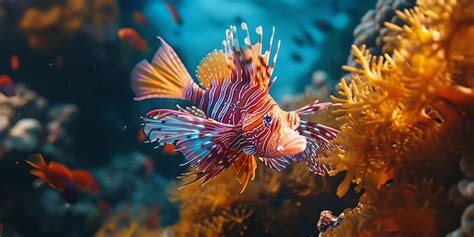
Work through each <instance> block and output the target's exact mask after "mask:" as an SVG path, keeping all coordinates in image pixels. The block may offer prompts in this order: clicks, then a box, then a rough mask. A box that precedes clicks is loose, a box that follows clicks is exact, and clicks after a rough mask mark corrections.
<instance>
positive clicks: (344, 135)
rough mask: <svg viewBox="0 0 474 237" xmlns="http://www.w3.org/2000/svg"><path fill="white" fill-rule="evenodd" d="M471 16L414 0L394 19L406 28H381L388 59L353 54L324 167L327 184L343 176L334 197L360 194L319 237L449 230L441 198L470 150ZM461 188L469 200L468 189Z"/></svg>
mask: <svg viewBox="0 0 474 237" xmlns="http://www.w3.org/2000/svg"><path fill="white" fill-rule="evenodd" d="M466 9H467V10H466ZM471 9H474V3H472V2H471V1H467V0H458V1H456V0H446V1H445V0H419V1H418V2H417V6H416V7H414V8H413V9H410V10H404V11H397V12H396V15H397V17H398V18H399V19H402V20H403V21H404V22H405V23H406V25H404V26H403V27H402V26H399V25H396V24H394V23H391V22H386V23H385V27H386V28H387V29H389V30H391V31H392V33H390V34H389V35H386V36H385V37H384V45H390V47H393V54H392V55H389V54H384V55H383V56H373V55H372V54H371V53H370V52H369V50H368V49H367V48H366V47H365V46H361V47H360V48H359V47H357V46H356V45H353V47H352V49H353V52H354V55H355V58H356V62H357V66H355V67H352V66H345V67H343V68H344V69H345V70H347V71H349V72H351V73H352V74H351V76H352V80H351V81H350V82H349V83H347V82H346V81H345V80H341V82H340V90H339V95H340V97H332V100H333V101H334V102H336V103H339V104H340V108H339V109H337V110H334V114H335V115H336V116H337V121H338V122H340V123H341V124H342V125H341V127H340V129H341V132H340V134H339V136H338V138H337V139H335V141H334V143H335V144H337V146H338V148H337V149H336V150H334V151H330V152H329V153H330V154H329V155H328V156H327V157H326V158H323V159H322V160H323V162H326V163H327V164H329V165H331V166H332V167H333V168H334V169H333V170H332V171H331V173H330V175H336V174H338V173H340V172H342V171H345V178H344V180H343V181H342V182H341V184H340V185H339V187H338V189H337V195H338V196H344V195H345V194H346V193H347V192H348V190H349V188H350V186H351V184H352V183H354V184H355V185H356V186H355V190H356V191H361V190H364V194H363V196H362V197H361V199H360V202H361V204H362V206H361V207H360V208H358V209H354V210H348V211H347V212H344V214H345V218H344V221H343V222H342V224H341V225H340V226H338V227H336V228H335V229H334V230H333V231H330V232H327V233H324V234H323V236H356V235H363V236H407V235H409V236H433V235H439V234H440V233H447V232H448V231H449V230H450V228H452V226H453V225H454V224H455V223H454V222H453V218H452V216H453V215H456V214H458V212H459V210H458V209H457V208H456V207H455V206H454V203H451V202H450V199H449V198H445V197H448V195H447V194H446V192H447V191H446V190H448V187H450V185H451V184H453V183H454V182H457V181H456V175H457V174H459V173H460V171H459V168H458V167H456V166H455V164H456V163H457V161H458V160H459V159H460V157H461V156H463V155H466V154H472V152H473V150H472V149H473V147H472V145H473V144H472V141H473V140H474V133H473V131H472V130H471V126H472V125H473V124H472V122H473V121H474V120H473V118H474V113H473V111H474V110H473V108H474V100H473V98H474V96H473V95H474V94H473V89H474V77H472V75H473V74H472V72H473V71H472V70H473V69H472V63H474V61H473V60H474V58H473V55H474V52H473V49H472V47H469V46H468V45H469V42H470V40H469V39H472V37H473V36H474V23H473V22H474V11H471ZM465 163H467V162H465ZM459 186H460V187H461V190H460V192H461V194H463V195H470V192H471V190H470V187H471V186H470V184H469V183H467V182H461V183H460V184H459ZM441 193H442V194H441ZM443 197H444V198H443ZM387 203H390V205H386V204H387ZM466 212H467V211H466ZM467 216H469V214H466V218H468V217H467ZM449 217H451V218H449ZM413 223H423V224H422V225H414V224H413ZM374 227H376V228H374Z"/></svg>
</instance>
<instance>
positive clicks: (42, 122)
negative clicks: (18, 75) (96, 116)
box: [0, 85, 78, 159]
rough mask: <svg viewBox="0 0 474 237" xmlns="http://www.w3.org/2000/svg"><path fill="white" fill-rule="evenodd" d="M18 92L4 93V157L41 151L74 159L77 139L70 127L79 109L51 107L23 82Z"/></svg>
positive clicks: (0, 105)
mask: <svg viewBox="0 0 474 237" xmlns="http://www.w3.org/2000/svg"><path fill="white" fill-rule="evenodd" d="M15 91H16V95H15V96H13V97H5V96H3V95H0V118H1V121H2V122H1V124H0V125H1V126H0V158H1V157H3V156H6V154H7V153H9V152H15V151H21V152H26V153H27V152H32V151H41V152H43V153H45V154H46V155H51V156H53V157H54V158H55V159H70V158H72V155H71V154H70V153H72V148H71V147H72V144H73V143H74V139H73V137H72V135H71V132H70V130H71V129H72V127H73V126H74V124H75V118H76V117H77V115H78V108H77V107H76V106H74V105H71V104H63V105H59V104H55V105H52V106H50V105H48V102H47V101H46V100H45V99H44V98H43V97H41V96H39V95H37V94H36V93H35V92H34V91H31V90H29V89H28V88H26V87H25V86H23V85H18V86H16V88H15ZM59 141H60V142H59ZM68 154H69V155H68Z"/></svg>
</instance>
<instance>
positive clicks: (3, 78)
mask: <svg viewBox="0 0 474 237" xmlns="http://www.w3.org/2000/svg"><path fill="white" fill-rule="evenodd" d="M0 92H1V93H2V94H4V95H5V96H8V97H10V96H14V95H15V85H14V84H13V81H12V79H11V77H10V76H8V75H0Z"/></svg>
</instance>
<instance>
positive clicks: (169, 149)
mask: <svg viewBox="0 0 474 237" xmlns="http://www.w3.org/2000/svg"><path fill="white" fill-rule="evenodd" d="M163 152H164V153H165V154H168V155H172V156H174V155H176V154H178V152H176V147H175V146H174V145H173V144H171V143H167V144H165V145H164V146H163Z"/></svg>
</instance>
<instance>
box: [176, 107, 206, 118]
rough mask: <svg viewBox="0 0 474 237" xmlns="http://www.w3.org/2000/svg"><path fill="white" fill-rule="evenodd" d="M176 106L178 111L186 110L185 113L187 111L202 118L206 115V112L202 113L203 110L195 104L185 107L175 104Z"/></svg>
mask: <svg viewBox="0 0 474 237" xmlns="http://www.w3.org/2000/svg"><path fill="white" fill-rule="evenodd" d="M176 106H177V107H178V109H179V110H180V111H183V112H186V113H189V114H191V115H195V116H198V117H200V118H204V119H206V118H207V116H206V113H204V111H202V110H201V109H200V108H198V107H196V106H194V105H193V106H186V107H184V108H183V107H181V106H180V105H176Z"/></svg>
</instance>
